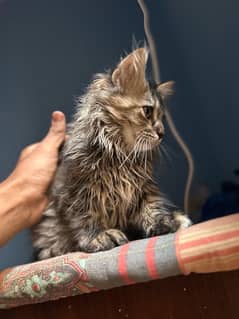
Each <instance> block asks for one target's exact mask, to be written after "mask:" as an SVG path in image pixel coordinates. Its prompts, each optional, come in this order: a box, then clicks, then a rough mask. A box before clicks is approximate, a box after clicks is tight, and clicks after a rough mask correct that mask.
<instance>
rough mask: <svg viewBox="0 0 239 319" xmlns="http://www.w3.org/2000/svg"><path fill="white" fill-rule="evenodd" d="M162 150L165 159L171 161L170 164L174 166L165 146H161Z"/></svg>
mask: <svg viewBox="0 0 239 319" xmlns="http://www.w3.org/2000/svg"><path fill="white" fill-rule="evenodd" d="M160 150H161V151H162V152H161V153H162V155H163V156H164V157H165V159H166V160H168V161H169V163H170V164H171V165H172V163H173V162H172V158H171V157H170V155H169V153H168V152H167V150H166V148H165V147H164V145H161V147H160Z"/></svg>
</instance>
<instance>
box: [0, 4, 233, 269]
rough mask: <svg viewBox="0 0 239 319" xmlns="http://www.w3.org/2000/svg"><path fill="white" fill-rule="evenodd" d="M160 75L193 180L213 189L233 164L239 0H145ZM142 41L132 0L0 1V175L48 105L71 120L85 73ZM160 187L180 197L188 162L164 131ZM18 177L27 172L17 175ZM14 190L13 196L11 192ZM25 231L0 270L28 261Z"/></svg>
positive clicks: (2, 256)
mask: <svg viewBox="0 0 239 319" xmlns="http://www.w3.org/2000/svg"><path fill="white" fill-rule="evenodd" d="M146 3H147V4H148V6H149V9H150V12H151V22H152V30H153V33H154V36H155V39H156V42H157V47H158V53H159V58H160V65H161V72H162V78H163V79H164V80H167V79H174V80H175V81H176V82H177V86H176V88H177V94H176V96H175V97H174V98H173V100H172V102H171V104H170V109H171V112H172V115H173V117H174V119H175V122H176V125H177V127H178V128H179V130H180V132H181V134H182V136H183V137H184V138H185V140H186V142H187V143H188V144H189V146H190V148H191V150H192V153H193V155H194V158H195V163H196V176H195V181H194V185H195V187H196V186H197V185H200V184H206V185H208V187H209V188H210V190H211V191H212V192H215V191H217V190H218V189H219V184H220V182H221V180H223V179H225V178H231V177H232V171H233V169H234V168H236V167H238V164H239V148H238V118H239V105H238V97H239V89H238V74H239V62H238V57H239V43H238V32H239V19H238V15H239V14H238V12H239V2H238V1H236V0H234V1H233V0H228V1H221V0H217V1H216V0H201V1H197V0H181V1H176V0H158V1H155V0H150V1H149V0H148V1H147V0H146ZM133 35H135V37H136V39H137V40H143V39H144V31H143V20H142V14H141V11H140V10H139V7H138V5H137V2H136V0H120V1H119V0H118V1H116V0H114V1H113V0H112V1H110V0H104V1H97V0H87V1H81V0H67V1H66V0H65V1H63V0H51V1H49V0H41V1H39V0H35V1H32V0H0V145H1V154H0V178H1V179H3V178H5V177H6V176H7V175H8V174H9V173H10V171H11V170H12V169H13V167H14V165H15V162H16V160H17V157H18V154H19V152H20V150H21V149H22V148H23V147H24V146H25V145H27V144H30V143H32V142H34V141H36V140H39V139H40V138H42V137H43V136H44V134H45V133H46V131H47V129H48V126H49V119H50V113H51V111H53V110H54V109H60V110H62V111H64V112H65V113H66V115H67V117H68V119H70V117H71V114H72V112H73V109H74V106H73V105H74V103H73V101H74V96H77V95H79V94H81V93H82V92H83V90H84V87H85V85H86V84H87V83H88V82H89V81H90V79H91V77H92V75H93V74H94V73H96V72H101V71H103V70H104V69H107V68H109V67H111V66H112V65H115V64H116V63H117V61H118V59H119V57H120V56H121V55H122V54H124V51H127V52H129V51H130V49H131V44H132V36H133ZM168 144H169V145H170V148H171V152H170V154H171V156H172V163H171V164H168V163H167V161H165V160H164V161H163V162H162V166H161V169H160V176H161V186H162V189H163V190H164V191H165V192H166V193H168V194H169V195H170V197H171V198H172V199H173V200H174V201H175V202H176V203H177V204H179V205H181V204H182V196H183V187H184V183H185V176H186V173H187V170H186V169H187V166H186V162H185V159H184V157H183V155H182V153H181V151H180V149H179V148H178V146H177V145H176V143H175V142H174V141H173V139H172V138H171V136H170V134H169V135H168ZM26 174H27V172H26ZM16 196H17V194H16ZM30 247H31V245H30V240H29V237H28V235H27V234H26V232H23V233H22V234H20V235H18V236H17V238H15V239H14V240H13V241H11V243H9V245H7V246H6V247H5V248H2V249H1V250H0V267H5V266H7V265H12V264H16V263H21V262H27V261H28V260H29V259H30V249H31V248H30Z"/></svg>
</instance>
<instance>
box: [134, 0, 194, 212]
mask: <svg viewBox="0 0 239 319" xmlns="http://www.w3.org/2000/svg"><path fill="white" fill-rule="evenodd" d="M137 1H138V4H139V6H140V8H141V10H142V13H143V16H144V32H145V35H146V38H147V41H148V44H149V50H150V55H151V61H152V69H153V76H154V80H155V82H156V83H160V71H159V63H158V58H157V51H156V46H155V40H154V38H153V36H152V33H151V30H150V18H149V11H148V8H147V6H146V4H145V2H144V0H137ZM165 116H166V120H167V123H168V126H169V128H170V130H171V132H172V134H173V136H174V138H175V140H176V141H177V143H178V144H179V146H180V147H181V149H182V151H183V153H184V155H185V157H186V159H187V162H188V176H187V181H186V185H185V190H184V211H185V213H188V211H189V196H190V190H191V186H192V180H193V175H194V160H193V157H192V154H191V152H190V150H189V148H188V146H187V145H186V143H185V142H184V140H183V138H182V137H181V135H180V134H179V132H178V130H177V128H176V126H175V124H174V121H173V119H172V116H171V114H170V113H169V111H168V110H167V109H166V110H165Z"/></svg>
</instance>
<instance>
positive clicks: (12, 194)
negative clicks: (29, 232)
mask: <svg viewBox="0 0 239 319" xmlns="http://www.w3.org/2000/svg"><path fill="white" fill-rule="evenodd" d="M31 198H32V200H31ZM33 199H34V200H33ZM37 202H38V203H37V204H36V199H35V198H34V196H32V194H30V192H29V189H28V185H27V184H26V183H24V181H23V180H21V179H18V178H12V177H10V178H8V179H7V180H6V181H4V182H3V183H1V184H0V246H3V245H4V244H5V243H6V242H7V241H8V240H9V239H10V238H12V237H13V236H14V235H15V234H17V233H18V232H19V231H21V230H22V229H24V228H27V227H29V226H30V225H31V218H32V209H34V210H35V212H36V213H37V211H39V210H41V209H43V208H44V206H45V204H46V200H45V199H43V198H39V199H38V200H37ZM35 212H34V213H35Z"/></svg>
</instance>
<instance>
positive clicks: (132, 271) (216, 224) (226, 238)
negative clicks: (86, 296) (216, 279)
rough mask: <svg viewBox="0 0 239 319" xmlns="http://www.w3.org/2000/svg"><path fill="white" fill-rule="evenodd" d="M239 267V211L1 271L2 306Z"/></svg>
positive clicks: (0, 298) (0, 295) (0, 305)
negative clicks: (177, 229)
mask: <svg viewBox="0 0 239 319" xmlns="http://www.w3.org/2000/svg"><path fill="white" fill-rule="evenodd" d="M234 269H239V214H235V215H232V216H228V217H224V218H220V219H216V220H213V221H209V222H206V223H201V224H198V225H194V226H192V227H190V228H188V229H185V230H182V231H180V232H178V233H176V234H169V235H165V236H160V237H153V238H150V239H145V240H138V241H134V242H130V243H129V244H127V245H124V246H121V247H117V248H115V249H112V250H110V251H106V252H100V253H96V254H83V253H72V254H68V255H65V256H61V257H56V258H52V259H48V260H45V261H41V262H37V263H33V264H28V265H23V266H18V267H14V268H12V269H7V270H5V271H3V272H2V273H1V274H0V308H9V307H16V306H19V305H23V304H30V303H38V302H44V301H47V300H52V299H58V298H62V297H67V296H72V295H76V294H82V293H89V292H93V291H97V290H100V289H109V288H113V287H118V286H122V285H130V284H135V283H138V282H144V281H149V280H154V279H159V278H164V277H168V276H175V275H178V274H189V273H191V272H197V273H204V272H215V271H226V270H234Z"/></svg>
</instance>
